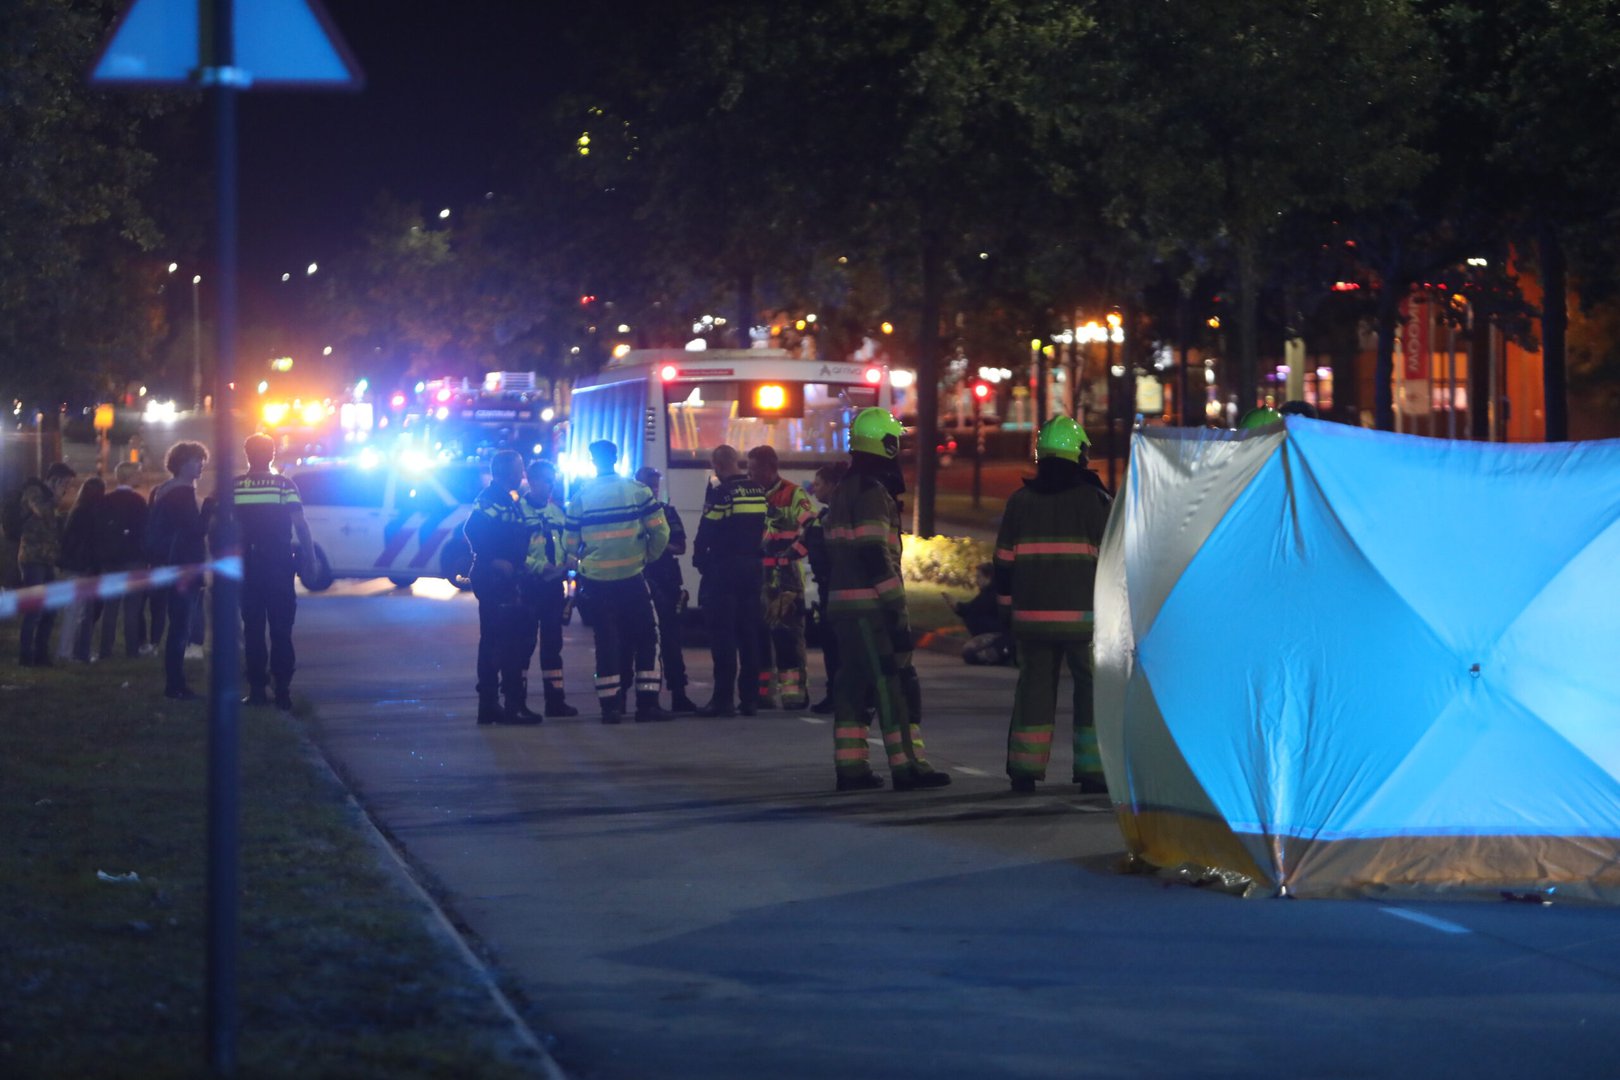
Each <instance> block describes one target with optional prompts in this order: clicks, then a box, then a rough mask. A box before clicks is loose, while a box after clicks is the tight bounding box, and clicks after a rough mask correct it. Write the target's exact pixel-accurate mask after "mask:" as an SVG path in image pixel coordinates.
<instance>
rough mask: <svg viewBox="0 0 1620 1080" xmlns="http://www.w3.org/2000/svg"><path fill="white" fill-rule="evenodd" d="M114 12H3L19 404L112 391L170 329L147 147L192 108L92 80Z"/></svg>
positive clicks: (7, 347) (12, 342) (2, 116)
mask: <svg viewBox="0 0 1620 1080" xmlns="http://www.w3.org/2000/svg"><path fill="white" fill-rule="evenodd" d="M112 6H113V5H111V4H109V3H74V2H72V0H11V2H10V3H8V4H6V5H5V6H4V8H3V10H0V100H4V101H5V103H6V107H5V108H4V109H3V110H0V145H4V146H5V147H6V152H5V154H4V155H3V156H0V378H4V381H5V383H6V384H7V386H8V388H9V389H11V391H12V392H13V393H14V394H16V395H18V396H32V395H38V396H42V397H55V398H61V397H65V396H67V395H69V394H73V393H76V392H82V391H84V390H88V389H91V388H92V387H95V388H98V389H102V390H107V389H110V388H111V387H112V386H114V385H115V384H117V383H119V382H121V381H122V378H121V377H122V376H127V375H129V374H132V373H135V372H138V371H139V369H140V365H141V364H142V363H143V362H144V360H145V359H146V358H147V356H148V355H149V354H150V350H151V347H152V345H153V343H154V342H155V340H156V339H157V337H158V336H159V333H160V331H161V324H160V322H159V321H158V319H157V315H156V313H155V310H154V309H155V306H156V297H157V294H158V284H159V280H158V275H160V274H161V270H160V269H159V268H158V267H156V266H155V265H149V264H148V263H149V260H150V256H149V255H147V253H148V252H150V251H152V250H153V248H154V247H156V245H157V244H158V243H159V242H160V240H161V237H162V230H161V229H160V227H159V224H158V222H157V220H156V219H155V218H154V215H153V212H152V201H151V194H150V189H151V187H152V183H153V180H154V177H155V176H156V174H157V164H158V163H157V159H156V157H155V156H154V155H153V154H152V153H151V152H150V150H148V149H147V148H145V146H144V145H143V142H142V140H143V135H144V134H145V132H146V131H147V130H148V128H149V126H150V123H151V121H153V120H154V119H155V118H156V117H158V116H159V115H160V114H161V112H162V111H163V109H165V108H173V107H175V106H176V104H178V105H180V106H182V107H183V106H184V104H185V102H184V101H183V100H182V101H180V102H178V103H176V102H174V101H173V100H166V99H159V98H157V97H156V96H154V95H140V94H122V93H121V94H106V93H99V92H95V91H92V90H90V89H89V88H88V87H87V86H86V85H85V81H84V73H85V71H86V70H87V68H88V66H89V64H90V62H91V59H92V57H93V56H94V55H95V52H96V50H97V49H98V48H99V47H100V45H101V43H102V40H103V38H104V36H105V34H106V32H107V27H108V25H109V22H110V16H111V13H112Z"/></svg>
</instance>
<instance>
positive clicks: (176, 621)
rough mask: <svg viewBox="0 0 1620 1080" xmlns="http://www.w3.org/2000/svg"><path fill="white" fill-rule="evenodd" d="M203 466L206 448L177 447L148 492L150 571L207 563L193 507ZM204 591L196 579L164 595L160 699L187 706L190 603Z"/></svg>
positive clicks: (201, 523)
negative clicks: (167, 476) (165, 621)
mask: <svg viewBox="0 0 1620 1080" xmlns="http://www.w3.org/2000/svg"><path fill="white" fill-rule="evenodd" d="M207 462H208V448H207V447H205V446H203V444H202V443H198V442H177V443H175V444H174V445H173V446H171V447H169V455H168V457H167V458H166V459H165V460H164V465H165V466H166V467H167V468H168V470H169V474H170V477H171V479H169V480H167V481H165V482H164V483H163V484H161V485H160V486H159V487H158V489H157V490H156V491H154V492H153V500H152V510H151V513H150V515H149V516H148V517H147V522H146V535H147V546H148V548H149V551H148V554H149V555H150V556H151V559H152V565H154V566H194V565H196V564H198V563H201V562H202V561H203V560H204V559H206V558H207V557H208V521H207V519H206V518H205V517H204V515H203V512H202V509H201V508H200V507H199V506H198V505H197V478H198V477H200V476H202V470H203V466H204V465H205V464H207ZM202 587H203V578H202V575H201V574H198V575H196V576H194V577H192V578H190V579H187V580H182V581H180V582H178V583H177V584H176V585H175V586H174V587H173V588H172V589H170V590H168V616H169V618H168V624H169V625H168V637H167V638H165V639H164V641H163V679H164V686H163V696H164V697H169V698H174V699H176V700H179V701H190V700H193V699H195V698H196V697H197V696H198V695H197V693H196V691H194V690H192V689H191V687H189V686H187V685H186V671H185V659H186V646H187V645H188V644H190V643H191V619H192V597H193V594H195V593H196V592H197V591H198V590H200V589H201V588H202Z"/></svg>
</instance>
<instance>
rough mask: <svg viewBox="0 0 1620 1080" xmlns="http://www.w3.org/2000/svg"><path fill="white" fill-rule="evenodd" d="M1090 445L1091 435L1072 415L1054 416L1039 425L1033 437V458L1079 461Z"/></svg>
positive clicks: (1039, 459)
mask: <svg viewBox="0 0 1620 1080" xmlns="http://www.w3.org/2000/svg"><path fill="white" fill-rule="evenodd" d="M1090 445H1091V437H1090V436H1088V435H1087V434H1086V429H1085V428H1083V427H1081V426H1080V425H1079V424H1078V423H1076V422H1075V420H1074V419H1073V418H1072V417H1068V416H1054V417H1052V419H1050V420H1048V421H1047V422H1046V423H1045V424H1044V425H1042V427H1041V433H1040V435H1039V436H1038V437H1037V438H1036V439H1035V460H1036V461H1044V460H1046V459H1047V458H1063V459H1064V460H1066V461H1073V462H1077V463H1078V462H1079V460H1080V455H1081V453H1082V452H1083V451H1084V450H1085V448H1086V447H1088V446H1090Z"/></svg>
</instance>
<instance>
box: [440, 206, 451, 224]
mask: <svg viewBox="0 0 1620 1080" xmlns="http://www.w3.org/2000/svg"><path fill="white" fill-rule="evenodd" d="M449 216H450V208H449V207H448V206H447V207H445V208H444V209H443V210H440V211H439V220H440V221H443V220H444V219H445V218H447V217H449Z"/></svg>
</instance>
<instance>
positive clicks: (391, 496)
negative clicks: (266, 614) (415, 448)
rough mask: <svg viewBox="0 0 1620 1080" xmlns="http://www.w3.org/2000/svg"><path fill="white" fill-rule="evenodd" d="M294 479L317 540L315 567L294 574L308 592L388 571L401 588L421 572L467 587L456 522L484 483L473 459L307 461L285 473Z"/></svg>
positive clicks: (466, 562)
mask: <svg viewBox="0 0 1620 1080" xmlns="http://www.w3.org/2000/svg"><path fill="white" fill-rule="evenodd" d="M288 475H289V476H290V477H291V478H292V480H293V482H294V483H296V484H297V485H298V494H299V498H300V500H301V501H302V503H303V506H304V519H305V520H306V521H308V522H309V531H310V538H311V539H312V540H313V541H314V542H315V567H314V569H313V571H312V572H310V573H309V574H308V575H307V576H305V575H300V577H299V580H300V581H302V582H303V584H304V587H305V588H306V589H309V590H310V591H311V592H320V591H321V590H323V589H326V588H329V587H330V586H331V584H332V582H333V580H334V579H336V578H376V577H386V578H387V579H388V580H389V581H391V582H393V583H394V584H395V585H398V586H401V587H403V586H407V585H409V584H410V583H411V582H413V581H415V580H416V579H417V578H419V577H443V578H448V579H449V580H450V581H451V582H453V583H454V584H455V585H456V587H457V588H460V589H470V588H471V587H472V583H471V581H469V580H468V578H467V572H468V570H469V569H470V568H471V566H472V552H471V551H470V550H469V549H468V547H467V541H466V539H465V538H464V537H463V535H462V531H461V530H462V526H463V525H464V524H465V523H466V521H467V517H468V516H469V515H470V514H471V513H472V509H473V501H474V500H475V499H476V498H477V497H478V493H479V492H480V491H482V490H483V489H484V488H485V487H486V486H488V484H489V469H488V467H487V466H485V465H483V464H481V463H479V462H473V461H469V462H465V463H438V464H434V463H432V462H430V461H428V460H426V459H425V458H424V457H423V456H422V455H402V456H401V458H400V460H397V461H384V460H382V458H381V455H378V454H375V453H367V454H363V455H362V457H361V458H360V459H359V460H358V461H353V462H342V463H330V464H312V465H304V466H301V467H296V468H294V469H292V470H290V471H289V474H288Z"/></svg>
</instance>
